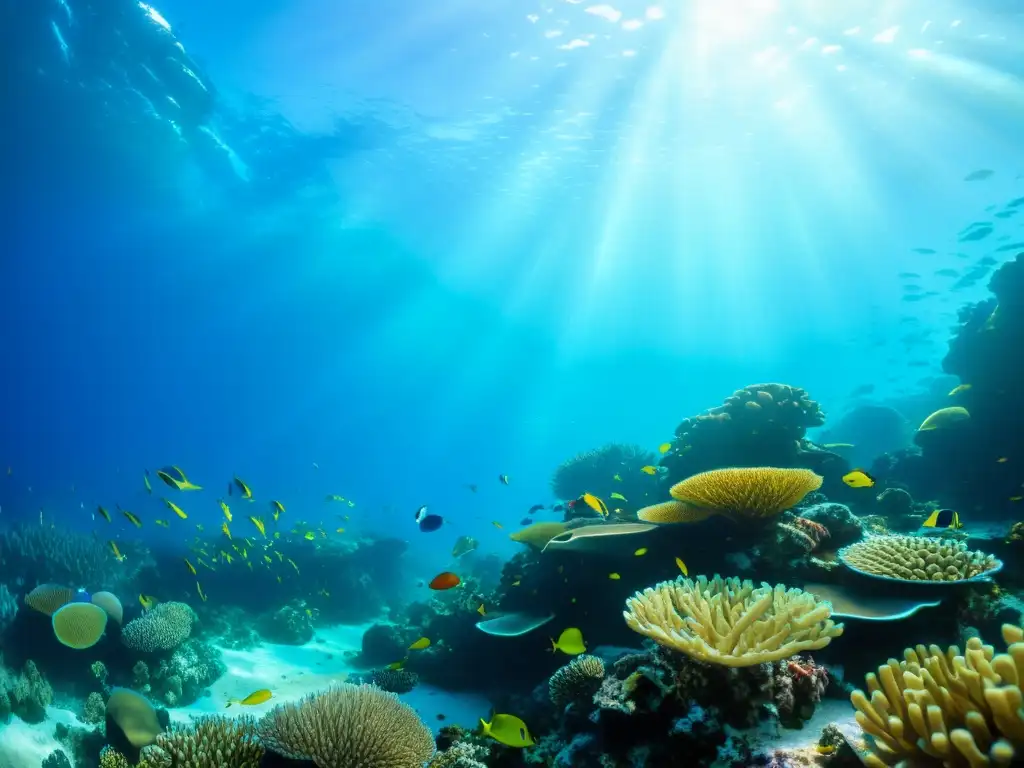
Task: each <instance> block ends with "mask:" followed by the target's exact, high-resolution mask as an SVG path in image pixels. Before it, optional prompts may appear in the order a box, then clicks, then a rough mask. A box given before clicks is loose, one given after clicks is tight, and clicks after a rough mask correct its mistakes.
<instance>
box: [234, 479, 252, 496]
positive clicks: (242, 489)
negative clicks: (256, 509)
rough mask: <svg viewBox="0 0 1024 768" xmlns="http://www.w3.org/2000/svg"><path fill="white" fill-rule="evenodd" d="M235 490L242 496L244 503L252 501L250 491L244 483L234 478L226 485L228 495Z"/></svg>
mask: <svg viewBox="0 0 1024 768" xmlns="http://www.w3.org/2000/svg"><path fill="white" fill-rule="evenodd" d="M233 487H234V488H237V489H238V492H239V493H240V494H241V495H242V498H243V499H245V500H246V501H252V489H251V488H249V486H248V485H246V484H245V481H244V480H243V479H242V478H240V477H238V476H236V477H235V479H234V480H233V481H232V482H231V483H230V484H228V493H229V494H230V493H231V490H232V488H233Z"/></svg>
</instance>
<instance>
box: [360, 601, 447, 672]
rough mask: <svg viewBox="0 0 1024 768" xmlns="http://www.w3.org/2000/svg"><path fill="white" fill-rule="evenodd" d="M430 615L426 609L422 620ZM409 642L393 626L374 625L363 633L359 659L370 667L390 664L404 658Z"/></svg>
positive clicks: (398, 629) (396, 627) (397, 628)
mask: <svg viewBox="0 0 1024 768" xmlns="http://www.w3.org/2000/svg"><path fill="white" fill-rule="evenodd" d="M424 607H425V608H426V606H424ZM431 615H433V612H432V611H430V610H429V609H427V611H426V616H425V617H424V618H427V617H429V616H431ZM409 642H411V641H406V640H405V639H404V637H403V635H402V631H401V629H400V628H399V627H398V626H396V625H395V624H374V625H372V626H371V627H369V628H368V629H367V630H366V631H365V632H364V633H363V640H362V651H361V653H360V659H361V660H362V661H363V663H365V664H370V665H378V664H390V663H391V662H393V661H398V660H399V659H400V658H402V657H403V656H405V649H406V647H407V646H408V645H409Z"/></svg>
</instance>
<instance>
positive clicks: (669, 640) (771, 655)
mask: <svg viewBox="0 0 1024 768" xmlns="http://www.w3.org/2000/svg"><path fill="white" fill-rule="evenodd" d="M626 606H627V609H628V610H627V611H625V612H624V613H623V617H624V618H625V619H626V623H627V624H628V625H629V627H630V628H631V629H632V630H634V631H635V632H639V633H640V634H643V635H647V636H648V637H650V638H652V639H653V640H655V642H657V643H660V644H662V645H665V646H667V647H669V648H674V649H676V650H678V651H681V652H683V653H685V654H686V655H688V656H691V657H693V658H695V659H699V660H701V661H707V662H711V663H713V664H722V665H724V666H729V667H748V666H753V665H756V664H762V663H764V662H768V661H780V660H782V659H788V658H790V657H791V656H795V655H796V654H798V653H802V652H804V651H808V650H818V649H821V648H824V647H825V646H826V645H828V644H829V643H830V642H831V641H832V638H834V637H839V636H840V635H841V634H842V633H843V625H842V624H835V622H833V621H832V620H831V619H830V618H829V616H830V615H831V613H832V606H831V605H830V604H829V603H824V602H819V601H818V600H817V599H816V598H815V597H814V596H813V595H811V594H809V593H807V592H803V591H801V590H799V589H788V590H787V589H786V588H785V587H784V586H782V585H781V584H780V585H778V586H776V587H775V588H774V589H772V588H771V587H769V586H768V585H763V586H761V587H754V585H753V583H752V582H749V581H740V580H739V579H723V578H721V577H720V576H715V577H714V579H712V580H711V581H708V579H707V577H705V576H699V577H698V578H697V580H696V581H693V580H691V579H682V578H681V579H677V580H676V581H666V582H662V583H660V584H658V585H657V586H655V587H653V588H648V589H646V590H644V591H643V592H638V593H636V594H635V595H634V596H633V597H631V598H630V599H629V600H627V601H626Z"/></svg>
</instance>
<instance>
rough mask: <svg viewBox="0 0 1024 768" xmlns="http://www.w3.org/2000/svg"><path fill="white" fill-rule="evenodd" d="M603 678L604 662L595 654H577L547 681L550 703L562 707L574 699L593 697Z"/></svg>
mask: <svg viewBox="0 0 1024 768" xmlns="http://www.w3.org/2000/svg"><path fill="white" fill-rule="evenodd" d="M603 680H604V662H603V661H601V659H599V658H598V657H597V656H588V655H582V656H577V657H576V658H575V659H573V660H572V661H570V662H569V663H568V664H566V665H565V666H564V667H561V668H559V669H558V671H556V672H555V674H553V675H552V676H551V679H550V680H549V681H548V695H549V696H550V697H551V703H552V704H554V705H555V706H556V707H558V708H559V709H563V708H565V707H566V706H568V705H569V704H571V703H573V702H574V701H578V700H581V699H590V698H593V696H594V694H595V693H597V691H598V689H599V688H600V687H601V682H602V681H603Z"/></svg>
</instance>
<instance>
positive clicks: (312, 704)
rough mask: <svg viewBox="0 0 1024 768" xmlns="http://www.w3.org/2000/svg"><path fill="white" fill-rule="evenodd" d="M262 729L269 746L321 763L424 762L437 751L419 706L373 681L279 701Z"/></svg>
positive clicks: (376, 765) (364, 766) (369, 767)
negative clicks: (409, 703)
mask: <svg viewBox="0 0 1024 768" xmlns="http://www.w3.org/2000/svg"><path fill="white" fill-rule="evenodd" d="M257 729H258V732H259V736H260V739H261V740H262V742H263V744H264V746H265V747H266V748H267V749H268V750H269V751H271V752H275V753H277V754H279V755H281V756H282V757H286V758H288V759H290V760H312V761H313V762H314V763H315V764H316V765H317V767H318V768H349V766H353V765H358V766H360V767H361V768H421V766H422V765H423V763H424V762H426V761H427V760H429V759H430V758H431V756H432V755H433V754H434V737H433V735H432V734H431V732H430V729H429V728H427V727H426V726H425V725H424V724H423V722H422V721H421V720H420V718H419V716H418V715H417V714H416V712H415V711H414V710H413V709H412V708H411V707H409V706H407V705H406V704H403V703H402V702H401V701H399V699H398V697H397V696H395V695H394V694H393V693H388V692H386V691H382V690H380V689H379V688H376V687H374V686H372V685H358V686H357V685H348V684H341V685H338V686H335V687H333V688H330V689H328V690H327V691H323V692H321V693H315V694H311V695H309V696H307V697H306V698H304V699H303V700H302V701H300V702H299V703H297V704H282V705H279V706H277V707H274V709H272V710H271V711H270V712H269V713H267V714H266V715H265V716H264V717H263V719H261V720H260V722H259V724H258V726H257Z"/></svg>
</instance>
